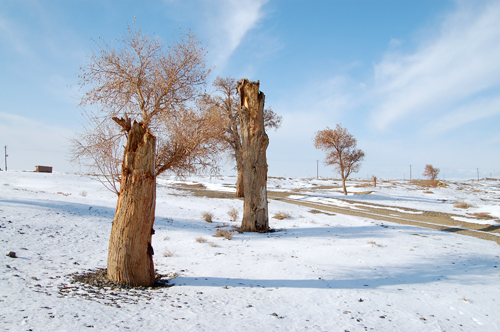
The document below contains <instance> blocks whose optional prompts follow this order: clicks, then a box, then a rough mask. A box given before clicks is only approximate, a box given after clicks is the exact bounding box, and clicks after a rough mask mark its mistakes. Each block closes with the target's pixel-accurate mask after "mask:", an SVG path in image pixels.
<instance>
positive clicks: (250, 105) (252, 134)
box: [238, 79, 269, 232]
mask: <svg viewBox="0 0 500 332" xmlns="http://www.w3.org/2000/svg"><path fill="white" fill-rule="evenodd" d="M238 93H239V94H240V108H239V114H240V123H241V142H242V156H243V186H244V195H245V200H244V208H243V221H242V223H241V228H242V230H243V231H248V232H267V231H269V213H268V208H267V159H266V150H267V147H268V145H269V138H268V137H267V134H266V132H265V129H264V101H265V96H264V94H263V93H262V92H260V91H259V82H249V81H248V80H247V79H242V80H241V81H239V82H238Z"/></svg>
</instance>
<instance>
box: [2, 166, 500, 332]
mask: <svg viewBox="0 0 500 332" xmlns="http://www.w3.org/2000/svg"><path fill="white" fill-rule="evenodd" d="M234 181H235V178H234V177H225V178H220V179H215V178H212V179H208V178H190V179H187V180H184V181H180V182H182V183H191V184H198V183H203V184H204V186H205V187H207V188H208V189H212V190H225V191H234V186H233V185H234ZM176 182H179V181H176V180H175V179H173V178H163V179H160V180H159V181H158V189H157V211H156V216H157V217H156V221H155V230H156V234H155V235H154V236H153V247H154V250H155V256H154V261H155V264H156V268H157V270H158V272H159V273H161V274H167V275H171V276H172V279H171V281H170V283H171V284H174V286H172V287H169V288H155V289H142V290H141V289H139V290H138V289H132V290H124V289H122V290H116V289H105V290H102V289H98V288H90V287H86V288H85V287H80V288H71V287H74V286H75V284H71V277H70V276H69V274H71V273H75V272H84V271H87V270H90V269H96V268H104V267H106V255H107V246H108V237H109V234H110V230H111V222H112V219H113V214H114V209H115V204H116V196H115V195H114V194H112V193H111V192H108V191H106V189H104V188H103V187H102V186H101V185H100V184H99V183H98V182H96V181H92V180H90V179H88V178H85V177H80V176H78V175H74V174H62V173H55V174H41V173H31V172H0V227H1V228H0V248H1V250H0V253H3V254H1V255H0V260H1V264H0V271H1V273H0V308H1V310H0V328H1V329H3V330H8V331H30V330H31V331H88V330H89V329H92V328H93V329H95V330H100V331H123V330H127V329H128V330H131V331H145V330H148V331H214V330H219V331H275V330H284V331H306V330H311V331H344V330H347V331H372V330H373V331H401V330H405V331H499V330H500V316H499V314H498V313H499V312H500V258H499V255H500V247H499V246H498V245H497V244H496V243H495V242H492V241H485V240H480V239H477V238H474V237H468V236H463V235H458V234H454V233H445V232H439V231H435V230H431V229H424V228H417V227H412V226H405V225H399V224H392V223H384V226H382V225H381V223H380V222H378V221H376V220H372V219H367V218H360V217H353V216H346V215H340V214H337V215H327V214H317V213H311V212H309V211H310V209H309V208H306V207H302V206H297V205H291V204H288V203H285V202H281V201H275V200H271V201H270V204H269V209H270V216H271V217H272V216H273V215H274V214H276V213H277V212H288V213H290V214H291V218H288V219H284V220H277V219H274V218H271V227H273V228H275V229H280V230H281V231H278V232H275V233H269V234H251V233H244V234H238V233H235V234H234V235H233V238H232V239H231V240H226V239H224V238H216V237H213V235H214V234H215V231H216V227H222V228H228V229H229V227H230V226H231V225H238V224H239V221H240V220H241V217H240V218H239V219H238V222H231V221H230V217H229V216H228V214H227V212H228V211H229V210H230V209H231V208H236V209H237V210H238V211H239V212H240V216H241V214H242V209H243V202H242V201H241V200H237V199H216V198H205V197H195V196H193V195H191V194H189V192H186V191H184V190H180V189H179V188H177V187H176V186H175V183H176ZM361 184H362V182H359V183H356V182H352V183H350V185H351V187H350V188H349V189H348V190H349V191H350V192H358V193H360V192H368V191H372V193H370V194H364V195H349V196H347V199H351V200H356V201H361V202H370V203H377V204H384V205H388V206H392V207H393V208H395V209H397V208H398V207H404V208H415V209H420V210H430V211H441V212H448V213H453V214H458V215H463V218H469V219H470V218H473V217H471V215H470V214H466V213H471V212H474V213H476V212H489V213H490V215H492V216H494V217H495V218H500V207H499V201H500V186H499V182H497V181H481V182H479V183H478V182H477V181H476V182H473V181H467V182H466V181H461V182H452V183H451V182H448V184H449V186H448V187H447V188H428V189H424V188H420V187H418V186H415V185H413V184H408V183H407V182H402V181H400V182H384V183H380V184H379V185H378V186H377V187H376V188H373V187H360V186H357V187H355V186H356V185H361ZM338 185H339V182H338V181H333V180H329V181H324V180H304V179H276V178H271V179H269V189H271V190H286V191H291V190H294V191H296V195H299V196H300V195H303V196H304V195H306V194H307V193H308V192H309V193H314V194H315V195H316V197H315V198H314V199H317V200H330V202H332V201H333V202H341V201H338V200H335V198H336V197H337V198H345V197H343V195H341V193H340V189H339V188H329V187H335V186H338ZM320 186H326V187H325V189H321V188H320V189H317V188H318V187H320ZM315 189H316V190H315ZM429 191H432V193H429ZM455 201H465V202H467V203H470V204H472V205H473V207H471V208H469V209H467V210H464V209H458V208H455V207H454V205H453V202H455ZM339 204H340V203H339ZM203 212H211V213H213V215H214V219H215V220H214V222H213V223H207V222H205V221H204V220H203V218H202V213H203ZM488 223H490V224H496V223H498V220H493V221H492V220H489V221H488ZM387 226H388V227H387ZM200 238H203V239H206V242H204V243H203V242H202V241H201V240H198V241H197V239H200ZM199 241H201V243H200V242H199ZM10 251H14V252H16V254H17V256H18V258H11V257H8V256H6V255H7V254H8V253H9V252H10ZM172 254H173V255H172Z"/></svg>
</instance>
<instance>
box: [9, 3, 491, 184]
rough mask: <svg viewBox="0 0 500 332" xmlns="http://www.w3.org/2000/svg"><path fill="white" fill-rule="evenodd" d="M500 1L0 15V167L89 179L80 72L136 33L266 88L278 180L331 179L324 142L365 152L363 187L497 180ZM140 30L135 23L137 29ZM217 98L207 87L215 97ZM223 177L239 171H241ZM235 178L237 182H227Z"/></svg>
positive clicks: (72, 9)
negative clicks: (321, 136)
mask: <svg viewBox="0 0 500 332" xmlns="http://www.w3.org/2000/svg"><path fill="white" fill-rule="evenodd" d="M499 17H500V1H482V0H477V1H465V0H458V1H444V0H443V1H441V0H432V1H430V0H429V1H427V0H415V1H413V0H406V1H401V0H398V1H396V0H394V1H390V0H380V1H376V0H366V1H356V0H352V1H347V0H331V1H319V0H318V1H299V0H296V1H293V0H289V1H285V0H282V1H273V0H269V1H265V0H246V1H237V0H213V1H209V0H196V1H185V0H184V1H181V0H170V1H141V2H138V1H106V0H95V1H91V0H89V1H76V0H75V1H68V0H64V1H57V0H52V1H24V0H2V1H1V2H0V145H1V147H2V153H1V154H0V155H1V156H2V158H0V165H1V166H0V167H2V168H4V162H3V159H4V158H3V147H4V146H5V145H7V146H8V154H9V157H8V166H9V169H22V170H33V169H34V166H35V165H51V166H54V168H55V170H60V171H78V168H77V167H76V166H74V165H71V164H70V163H69V161H68V160H69V158H70V156H69V142H68V139H69V138H71V137H73V136H74V133H75V132H76V131H79V130H81V128H82V125H81V122H82V117H81V115H80V111H81V110H80V109H78V108H77V104H78V102H79V99H80V96H81V93H82V92H81V91H79V90H78V84H77V83H78V78H77V75H78V71H79V67H80V66H83V65H84V64H85V63H86V61H87V55H88V54H90V53H91V52H92V50H93V49H94V48H95V46H94V43H93V42H92V38H94V39H98V38H99V37H100V38H103V39H105V40H112V39H115V38H119V37H120V35H122V34H123V33H124V32H125V31H126V26H127V23H131V24H135V26H136V27H137V28H141V29H143V30H144V31H146V32H147V33H149V34H156V35H159V36H161V37H162V38H163V39H164V41H165V43H168V41H169V40H170V39H171V36H172V33H173V32H174V31H175V30H176V29H179V28H180V27H182V29H190V30H192V31H193V32H195V33H196V34H198V36H199V37H200V38H201V39H202V40H203V41H204V42H205V43H206V44H207V50H208V58H207V61H208V64H209V65H210V66H214V67H215V68H214V70H213V74H212V76H211V79H213V78H215V77H216V76H217V75H221V76H232V77H235V78H237V79H240V78H243V77H245V78H249V79H250V80H260V82H261V90H262V91H263V92H264V93H265V94H266V105H267V106H270V107H271V108H272V109H273V110H274V111H275V112H277V113H278V114H280V115H282V116H283V125H282V127H281V128H280V129H279V130H278V131H276V132H270V133H269V136H270V147H269V149H268V153H267V156H268V163H269V175H271V176H303V177H306V176H311V177H312V176H316V165H317V164H316V161H317V160H319V161H320V164H319V173H320V176H333V175H335V174H334V173H333V168H331V167H327V166H325V165H323V163H322V160H324V154H323V152H321V151H319V150H316V149H315V148H314V145H313V137H314V134H315V132H317V131H318V130H321V129H324V128H326V127H327V126H329V127H331V128H334V127H335V125H336V124H337V123H341V124H342V125H343V126H344V127H346V128H347V129H348V130H349V131H350V132H351V133H352V134H353V135H354V136H355V137H356V138H357V139H358V147H359V148H361V149H363V150H364V151H365V154H366V158H365V160H364V162H363V166H362V168H361V170H360V172H359V173H358V174H355V175H354V176H357V177H361V178H366V177H369V176H371V175H376V176H378V177H382V178H403V177H404V178H406V179H408V177H409V173H410V165H412V177H413V178H419V177H422V172H423V169H424V166H425V164H428V163H430V164H432V165H433V166H435V167H439V168H441V176H440V178H442V177H444V178H473V177H476V170H477V169H478V168H479V172H480V175H481V177H484V176H490V175H496V176H497V177H498V176H500V131H499V125H500V60H499V59H500V19H499ZM134 18H135V23H133V22H134ZM208 88H210V87H208ZM226 169H228V170H230V167H227V168H226ZM228 172H230V171H228Z"/></svg>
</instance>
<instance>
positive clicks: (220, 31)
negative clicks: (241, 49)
mask: <svg viewBox="0 0 500 332" xmlns="http://www.w3.org/2000/svg"><path fill="white" fill-rule="evenodd" d="M267 2H268V0H247V1H240V0H221V1H207V5H209V6H213V7H214V8H213V9H212V10H211V11H210V12H211V13H214V15H211V16H210V17H209V18H208V23H207V24H208V27H209V29H210V30H211V32H212V33H211V34H212V36H213V39H212V41H213V42H214V48H215V52H216V53H217V58H216V61H215V62H216V64H217V66H218V67H223V66H224V65H225V64H226V62H227V60H228V59H229V58H230V57H231V55H232V54H233V52H234V51H235V50H236V48H238V46H239V45H240V44H241V42H242V40H243V38H244V37H245V36H246V35H247V33H248V32H249V31H250V30H252V29H254V28H255V27H256V26H257V24H258V22H259V20H260V19H261V18H262V17H263V16H264V12H263V10H262V7H263V6H264V4H266V3H267Z"/></svg>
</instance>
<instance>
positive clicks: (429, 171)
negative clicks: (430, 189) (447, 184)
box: [423, 164, 439, 181]
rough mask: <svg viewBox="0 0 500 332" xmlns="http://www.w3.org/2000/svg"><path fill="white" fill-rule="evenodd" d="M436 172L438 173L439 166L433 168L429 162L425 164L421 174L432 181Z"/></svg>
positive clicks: (436, 174) (435, 176)
mask: <svg viewBox="0 0 500 332" xmlns="http://www.w3.org/2000/svg"><path fill="white" fill-rule="evenodd" d="M438 174H439V168H434V167H432V165H430V164H427V165H425V169H424V174H423V176H425V177H426V178H429V180H432V181H434V180H436V178H437V176H438Z"/></svg>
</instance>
